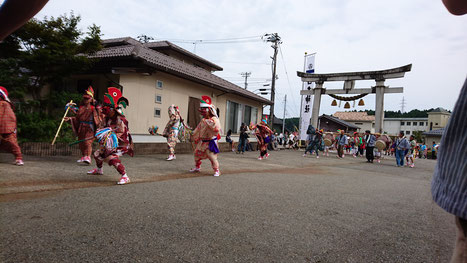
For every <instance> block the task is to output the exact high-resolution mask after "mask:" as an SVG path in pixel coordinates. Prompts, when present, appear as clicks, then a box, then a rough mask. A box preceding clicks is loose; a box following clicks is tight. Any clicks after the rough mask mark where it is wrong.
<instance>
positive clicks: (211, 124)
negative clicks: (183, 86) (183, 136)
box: [190, 96, 221, 176]
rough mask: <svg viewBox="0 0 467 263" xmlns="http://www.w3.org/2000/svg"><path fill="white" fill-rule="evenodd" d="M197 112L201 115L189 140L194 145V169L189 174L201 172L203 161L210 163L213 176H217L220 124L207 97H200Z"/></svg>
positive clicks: (214, 109) (218, 173)
mask: <svg viewBox="0 0 467 263" xmlns="http://www.w3.org/2000/svg"><path fill="white" fill-rule="evenodd" d="M199 107H200V108H199V112H200V113H201V115H203V119H202V120H201V121H200V123H199V124H198V126H197V127H196V129H195V130H194V131H193V135H192V136H191V139H192V140H193V141H194V143H195V149H194V157H195V168H192V169H191V170H190V172H192V173H197V172H200V171H201V162H202V160H203V159H209V160H210V161H211V167H212V169H213V170H214V176H219V175H220V174H221V173H220V171H219V162H218V161H217V154H218V153H219V146H218V144H217V142H218V140H219V139H220V138H221V136H220V133H221V124H220V122H219V117H218V116H217V112H216V108H215V106H214V105H213V104H212V100H211V98H210V97H209V96H202V97H201V101H200V106H199Z"/></svg>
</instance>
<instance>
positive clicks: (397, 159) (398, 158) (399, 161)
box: [395, 149, 401, 166]
mask: <svg viewBox="0 0 467 263" xmlns="http://www.w3.org/2000/svg"><path fill="white" fill-rule="evenodd" d="M395 155H396V164H397V166H401V160H400V159H401V157H400V151H399V150H397V149H396V152H395Z"/></svg>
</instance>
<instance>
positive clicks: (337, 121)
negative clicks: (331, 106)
mask: <svg viewBox="0 0 467 263" xmlns="http://www.w3.org/2000/svg"><path fill="white" fill-rule="evenodd" d="M319 118H320V119H321V118H326V119H329V120H331V121H333V122H336V123H339V124H340V125H343V126H346V127H348V128H353V129H360V127H358V126H355V125H353V124H352V123H348V122H346V121H343V120H341V119H338V118H336V117H334V116H332V115H326V114H323V115H321V116H320V117H319Z"/></svg>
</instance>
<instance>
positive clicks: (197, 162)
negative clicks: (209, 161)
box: [190, 153, 202, 173]
mask: <svg viewBox="0 0 467 263" xmlns="http://www.w3.org/2000/svg"><path fill="white" fill-rule="evenodd" d="M194 157H195V168H192V169H191V170H190V172H192V173H195V172H199V171H201V160H202V158H201V157H199V156H196V153H195V154H194Z"/></svg>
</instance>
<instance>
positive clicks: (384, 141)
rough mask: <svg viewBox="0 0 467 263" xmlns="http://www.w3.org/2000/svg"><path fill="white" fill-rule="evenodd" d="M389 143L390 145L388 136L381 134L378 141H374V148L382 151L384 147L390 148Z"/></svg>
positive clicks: (390, 141)
mask: <svg viewBox="0 0 467 263" xmlns="http://www.w3.org/2000/svg"><path fill="white" fill-rule="evenodd" d="M391 143H392V140H391V138H390V137H389V136H387V135H386V134H383V135H381V136H379V137H378V140H377V141H376V144H375V146H376V148H378V150H380V151H382V150H384V149H385V148H386V147H390V146H391Z"/></svg>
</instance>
